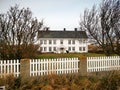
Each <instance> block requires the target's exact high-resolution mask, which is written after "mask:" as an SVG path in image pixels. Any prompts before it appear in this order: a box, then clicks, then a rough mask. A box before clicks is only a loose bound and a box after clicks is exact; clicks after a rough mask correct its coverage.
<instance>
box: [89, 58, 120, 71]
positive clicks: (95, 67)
mask: <svg viewBox="0 0 120 90" xmlns="http://www.w3.org/2000/svg"><path fill="white" fill-rule="evenodd" d="M110 70H120V56H109V57H87V72H99V71H110Z"/></svg>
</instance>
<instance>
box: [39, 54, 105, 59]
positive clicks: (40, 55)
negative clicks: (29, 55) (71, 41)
mask: <svg viewBox="0 0 120 90" xmlns="http://www.w3.org/2000/svg"><path fill="white" fill-rule="evenodd" d="M95 56H105V54H96V53H68V54H67V53H65V54H54V53H46V54H39V55H38V58H66V57H67V58H72V57H95Z"/></svg>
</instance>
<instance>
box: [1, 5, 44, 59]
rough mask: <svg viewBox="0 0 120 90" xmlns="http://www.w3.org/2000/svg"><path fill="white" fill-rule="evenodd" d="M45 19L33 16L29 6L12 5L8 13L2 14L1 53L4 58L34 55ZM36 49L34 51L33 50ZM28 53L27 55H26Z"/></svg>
mask: <svg viewBox="0 0 120 90" xmlns="http://www.w3.org/2000/svg"><path fill="white" fill-rule="evenodd" d="M42 27H43V21H40V22H39V21H38V20H37V18H33V17H32V12H31V11H30V9H29V8H26V9H25V8H22V9H19V7H18V5H15V6H14V7H11V8H10V9H9V11H8V12H7V13H6V14H0V54H1V57H2V58H3V59H13V58H16V59H21V58H30V56H31V55H30V53H32V54H33V55H32V57H33V56H34V53H35V51H36V50H37V47H36V45H34V43H35V41H36V40H37V34H38V31H40V30H41V29H42ZM33 51H34V52H33ZM25 54H27V55H25Z"/></svg>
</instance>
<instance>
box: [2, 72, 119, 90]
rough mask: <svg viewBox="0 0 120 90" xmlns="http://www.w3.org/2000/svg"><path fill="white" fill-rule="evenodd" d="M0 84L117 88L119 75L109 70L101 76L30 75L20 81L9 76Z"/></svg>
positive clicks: (61, 89) (28, 89)
mask: <svg viewBox="0 0 120 90" xmlns="http://www.w3.org/2000/svg"><path fill="white" fill-rule="evenodd" d="M0 85H5V86H6V87H7V90H117V89H118V88H119V87H120V75H119V74H118V73H116V72H111V73H109V74H107V75H105V76H104V77H103V78H99V76H98V77H90V76H89V77H83V76H80V75H79V74H71V75H55V74H51V75H49V76H41V77H31V79H30V80H29V82H26V83H24V84H22V83H20V78H19V79H18V78H14V77H13V76H9V77H7V78H4V79H0Z"/></svg>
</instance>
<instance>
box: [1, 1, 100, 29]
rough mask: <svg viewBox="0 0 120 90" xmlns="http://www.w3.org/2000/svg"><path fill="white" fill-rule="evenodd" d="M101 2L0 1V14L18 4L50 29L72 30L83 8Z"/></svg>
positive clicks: (77, 23)
mask: <svg viewBox="0 0 120 90" xmlns="http://www.w3.org/2000/svg"><path fill="white" fill-rule="evenodd" d="M101 1H102V0H0V13H5V12H6V11H7V10H8V9H9V8H10V6H14V5H15V4H18V5H19V6H20V7H25V8H26V7H29V8H30V9H31V11H32V12H33V16H34V17H37V18H38V19H39V20H41V19H44V24H45V25H46V26H48V27H50V29H53V30H61V29H63V28H66V29H69V30H72V29H74V28H76V27H77V28H78V27H79V21H80V14H83V11H84V9H85V8H91V7H92V6H93V5H94V4H97V5H98V4H99V3H100V2H101Z"/></svg>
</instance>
